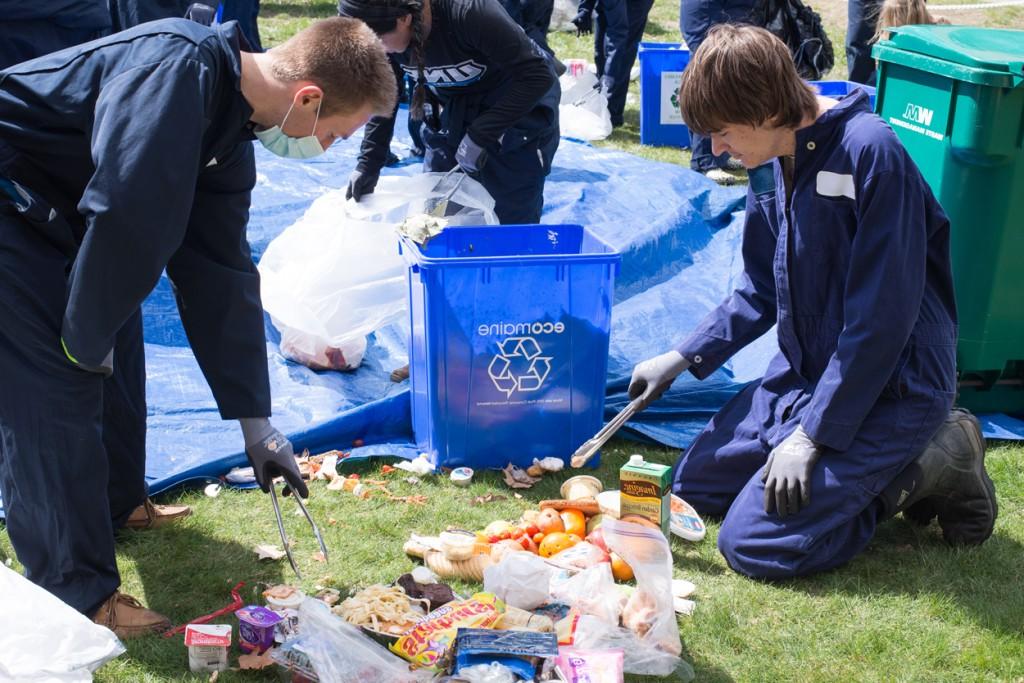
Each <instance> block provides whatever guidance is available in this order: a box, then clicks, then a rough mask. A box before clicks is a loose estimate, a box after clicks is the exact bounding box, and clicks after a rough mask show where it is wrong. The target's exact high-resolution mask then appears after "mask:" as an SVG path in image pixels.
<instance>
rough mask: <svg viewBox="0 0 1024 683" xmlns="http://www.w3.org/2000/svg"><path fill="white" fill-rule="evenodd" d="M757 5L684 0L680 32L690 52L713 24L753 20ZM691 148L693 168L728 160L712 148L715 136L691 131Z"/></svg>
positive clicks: (737, 1) (704, 169)
mask: <svg viewBox="0 0 1024 683" xmlns="http://www.w3.org/2000/svg"><path fill="white" fill-rule="evenodd" d="M756 5H757V2H756V1H755V0H680V3H679V32H680V33H682V34H683V40H684V41H686V47H687V49H688V50H689V51H690V54H691V55H692V54H693V53H694V52H696V51H697V48H698V47H700V44H701V43H703V42H704V38H706V37H707V35H708V31H710V30H711V28H712V27H713V26H717V25H718V24H744V23H749V21H750V14H751V12H752V11H753V10H754V7H755V6H756ZM690 149H691V150H692V152H693V156H691V157H690V168H692V169H693V170H694V171H698V172H700V173H706V172H707V171H710V170H711V169H713V168H722V167H724V166H725V162H726V161H727V160H728V156H727V155H725V154H723V155H721V156H719V157H716V156H715V155H714V154H713V153H712V151H711V138H709V137H707V136H706V135H701V134H700V133H694V132H691V133H690Z"/></svg>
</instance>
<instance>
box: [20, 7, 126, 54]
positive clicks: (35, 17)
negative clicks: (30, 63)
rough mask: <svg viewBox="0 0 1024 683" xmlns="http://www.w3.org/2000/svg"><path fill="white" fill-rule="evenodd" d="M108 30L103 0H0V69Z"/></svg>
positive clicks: (92, 37) (90, 38)
mask: <svg viewBox="0 0 1024 683" xmlns="http://www.w3.org/2000/svg"><path fill="white" fill-rule="evenodd" d="M109 32H110V13H109V11H108V10H107V0H0V69H3V68H5V67H8V66H11V65H12V64H17V63H18V62H24V61H25V60H27V59H33V58H35V57H39V56H40V55H45V54H47V53H50V52H56V51H57V50H62V49H64V48H66V47H71V46H72V45H78V44H79V43H84V42H86V41H88V40H93V39H94V38H99V37H100V36H104V35H106V34H107V33H109Z"/></svg>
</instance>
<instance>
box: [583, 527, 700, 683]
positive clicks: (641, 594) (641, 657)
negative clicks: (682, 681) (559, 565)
mask: <svg viewBox="0 0 1024 683" xmlns="http://www.w3.org/2000/svg"><path fill="white" fill-rule="evenodd" d="M601 531H602V533H603V535H604V542H605V544H606V545H607V546H608V550H610V551H612V552H614V553H617V554H618V555H619V556H620V557H622V559H623V560H625V561H626V563H627V564H628V565H629V566H630V567H631V568H632V569H633V574H634V575H635V576H636V590H634V591H633V594H632V595H631V596H630V597H629V600H628V601H627V603H626V605H625V606H624V607H623V609H622V624H623V626H624V627H625V628H617V627H616V628H614V629H609V628H606V627H605V626H599V625H597V624H593V623H590V622H587V623H585V622H584V620H583V619H581V620H580V624H579V626H578V628H577V632H576V641H575V644H576V645H577V646H579V647H583V648H588V647H589V648H596V649H606V648H611V647H621V648H622V649H623V650H624V651H625V653H626V663H625V667H626V671H627V672H629V673H635V674H647V675H655V676H667V675H668V674H670V673H672V672H673V671H676V669H677V668H685V667H686V666H688V665H686V664H685V662H683V661H682V660H681V659H680V658H679V654H680V653H681V652H682V643H681V642H680V640H679V625H678V624H677V623H676V615H675V610H674V608H673V602H672V551H671V550H670V548H669V545H668V540H666V539H665V536H664V535H663V534H662V533H661V531H659V530H657V529H651V528H650V527H646V526H641V525H639V524H631V523H630V522H623V521H620V520H615V519H609V520H606V521H605V522H604V523H603V524H602V525H601ZM691 671H692V670H691Z"/></svg>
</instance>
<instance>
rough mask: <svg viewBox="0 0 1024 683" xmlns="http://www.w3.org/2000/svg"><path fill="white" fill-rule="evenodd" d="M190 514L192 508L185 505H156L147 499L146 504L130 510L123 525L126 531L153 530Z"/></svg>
mask: <svg viewBox="0 0 1024 683" xmlns="http://www.w3.org/2000/svg"><path fill="white" fill-rule="evenodd" d="M191 514H192V508H190V507H189V506H187V505H157V504H156V503H154V502H153V501H151V500H150V499H149V498H147V499H146V502H144V503H143V504H142V505H140V506H139V507H137V508H135V509H134V510H132V514H131V515H129V516H128V521H127V522H125V523H124V525H125V527H126V528H128V529H155V528H156V527H158V526H163V525H165V524H170V523H171V522H174V521H177V520H179V519H182V518H184V517H188V516H189V515H191Z"/></svg>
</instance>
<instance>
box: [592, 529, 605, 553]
mask: <svg viewBox="0 0 1024 683" xmlns="http://www.w3.org/2000/svg"><path fill="white" fill-rule="evenodd" d="M587 543H590V544H591V545H596V546H597V547H598V548H600V549H601V550H603V551H605V552H608V546H607V545H605V543H604V532H603V531H601V529H600V527H599V528H597V529H594V530H593V531H591V532H590V533H589V534H587Z"/></svg>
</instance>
